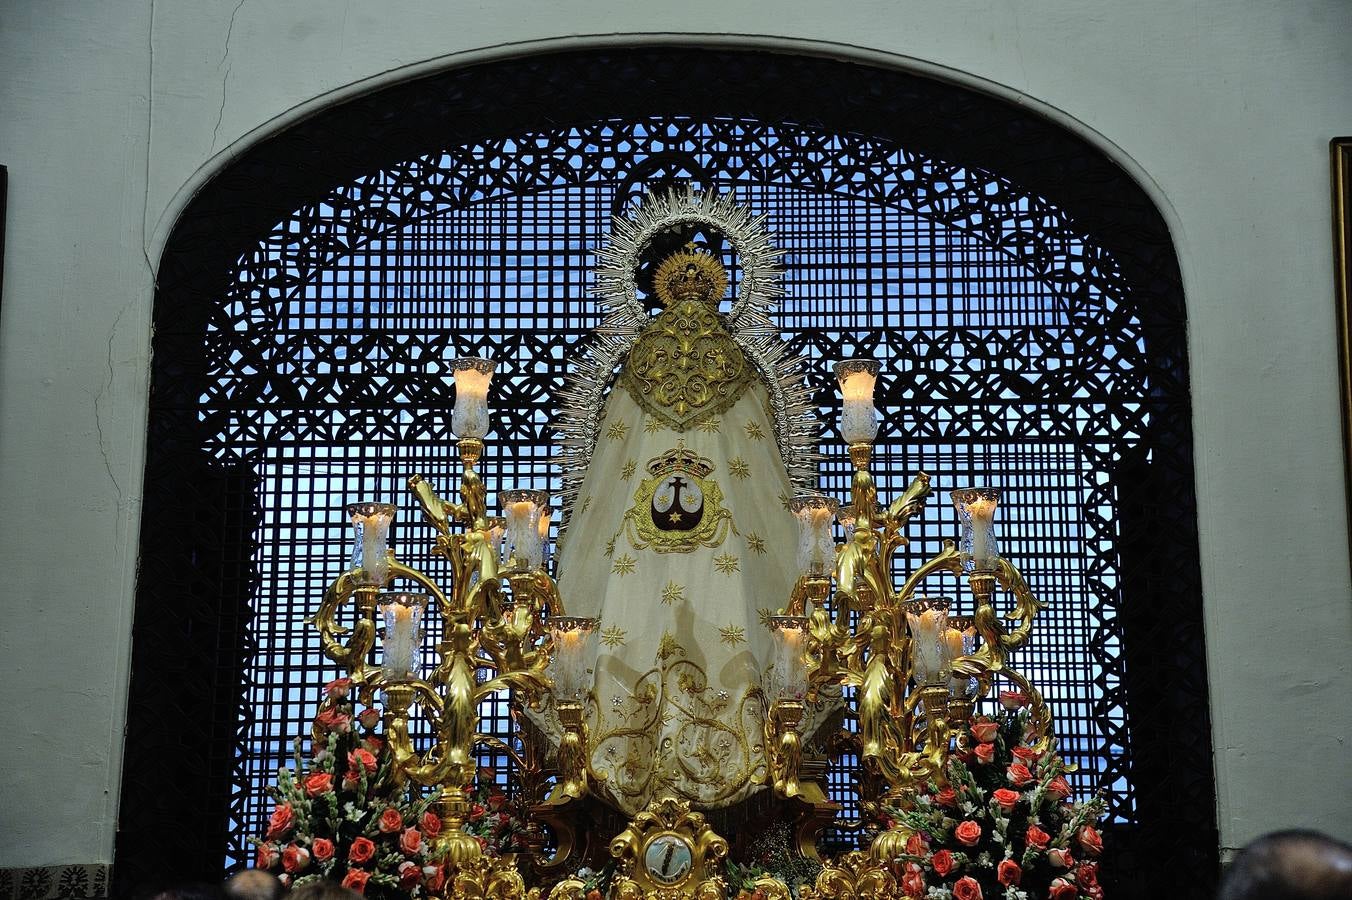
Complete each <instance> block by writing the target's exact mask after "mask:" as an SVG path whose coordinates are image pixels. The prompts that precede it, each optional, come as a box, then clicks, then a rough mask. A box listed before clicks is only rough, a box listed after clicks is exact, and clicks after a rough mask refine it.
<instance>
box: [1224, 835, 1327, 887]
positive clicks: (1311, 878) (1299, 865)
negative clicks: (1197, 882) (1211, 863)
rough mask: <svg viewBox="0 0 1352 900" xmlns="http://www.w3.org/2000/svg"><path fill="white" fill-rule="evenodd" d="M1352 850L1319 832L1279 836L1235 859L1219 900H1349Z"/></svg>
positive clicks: (1261, 840)
mask: <svg viewBox="0 0 1352 900" xmlns="http://www.w3.org/2000/svg"><path fill="white" fill-rule="evenodd" d="M1349 897H1352V846H1349V845H1347V844H1344V843H1343V842H1342V841H1336V840H1334V839H1333V838H1331V837H1328V836H1327V835H1323V834H1320V833H1319V832H1317V831H1303V830H1301V831H1275V832H1273V833H1272V834H1265V835H1263V836H1262V837H1260V838H1257V839H1256V840H1254V841H1253V842H1252V843H1250V844H1249V845H1248V846H1246V847H1245V848H1244V849H1242V850H1240V851H1239V853H1238V854H1236V856H1235V858H1234V861H1233V862H1231V863H1230V865H1229V866H1227V867H1226V869H1225V873H1224V874H1223V875H1222V876H1221V887H1220V891H1219V893H1218V894H1217V900H1347V898H1349Z"/></svg>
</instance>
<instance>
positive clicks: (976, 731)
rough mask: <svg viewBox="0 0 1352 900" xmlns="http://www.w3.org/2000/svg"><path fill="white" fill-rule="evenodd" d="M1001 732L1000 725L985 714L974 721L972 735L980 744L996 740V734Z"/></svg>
mask: <svg viewBox="0 0 1352 900" xmlns="http://www.w3.org/2000/svg"><path fill="white" fill-rule="evenodd" d="M999 732H1000V726H999V725H997V724H995V723H994V722H992V721H991V720H990V719H987V718H986V717H985V716H982V717H981V718H979V719H977V720H976V721H975V722H973V723H972V737H974V738H975V739H976V741H977V743H978V744H989V743H990V742H991V741H993V740H995V736H996V735H997V734H998V733H999Z"/></svg>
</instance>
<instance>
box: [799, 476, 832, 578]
mask: <svg viewBox="0 0 1352 900" xmlns="http://www.w3.org/2000/svg"><path fill="white" fill-rule="evenodd" d="M839 505H840V504H838V503H837V502H836V500H835V499H834V498H832V497H828V496H826V495H825V494H799V495H798V496H796V497H794V498H793V499H792V500H790V501H789V509H790V510H791V511H792V512H793V514H794V516H795V517H796V518H797V519H798V572H799V574H800V575H812V576H821V575H825V574H827V573H828V572H829V571H830V570H831V565H832V563H833V562H834V561H835V556H836V543H835V540H834V539H833V538H832V537H831V519H832V518H834V516H835V514H836V509H837V507H838V506H839Z"/></svg>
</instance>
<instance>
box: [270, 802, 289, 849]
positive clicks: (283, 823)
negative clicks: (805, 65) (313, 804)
mask: <svg viewBox="0 0 1352 900" xmlns="http://www.w3.org/2000/svg"><path fill="white" fill-rule="evenodd" d="M295 825H296V813H295V812H294V811H293V810H292V809H291V804H290V803H283V804H282V805H281V806H276V807H273V809H272V818H270V819H268V833H267V835H266V837H267V839H268V840H270V841H275V840H277V838H279V837H283V836H285V835H286V833H287V832H289V831H290V830H291V829H292V828H294V827H295Z"/></svg>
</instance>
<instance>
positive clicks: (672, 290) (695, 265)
mask: <svg viewBox="0 0 1352 900" xmlns="http://www.w3.org/2000/svg"><path fill="white" fill-rule="evenodd" d="M727 289H728V273H727V270H726V269H724V268H723V264H722V263H721V262H719V261H718V260H717V259H715V258H714V257H713V256H711V255H710V254H708V253H704V252H702V251H700V250H696V249H695V246H694V245H693V244H686V245H685V247H684V248H683V249H681V250H677V251H676V252H675V253H673V254H671V255H670V256H668V257H667V258H666V259H664V260H662V262H661V263H660V264H659V265H658V267H657V273H656V274H655V275H654V276H653V290H655V291H656V292H657V297H658V299H659V300H661V301H662V304H663V305H664V306H671V305H672V304H674V303H676V302H677V301H680V300H686V299H692V298H693V299H695V300H703V301H705V302H706V303H718V301H719V300H722V299H723V294H724V292H725V291H727Z"/></svg>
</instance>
